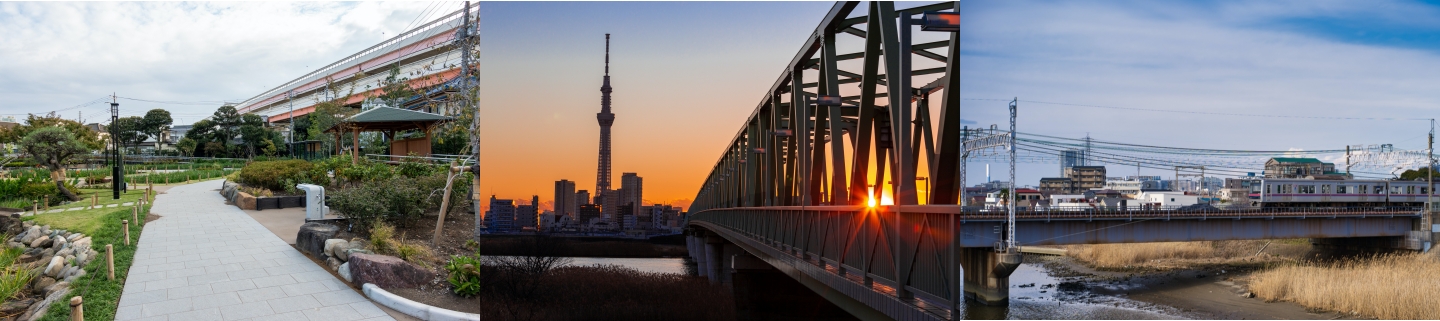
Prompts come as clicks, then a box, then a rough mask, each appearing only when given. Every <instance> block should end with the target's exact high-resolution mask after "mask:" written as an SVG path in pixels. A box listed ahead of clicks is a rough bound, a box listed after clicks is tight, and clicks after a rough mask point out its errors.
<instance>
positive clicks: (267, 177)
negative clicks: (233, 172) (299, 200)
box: [236, 159, 311, 191]
mask: <svg viewBox="0 0 1440 321" xmlns="http://www.w3.org/2000/svg"><path fill="white" fill-rule="evenodd" d="M310 167H311V165H310V163H309V162H306V161H304V160H299V159H292V160H279V161H264V162H252V163H250V164H249V165H245V168H242V169H240V176H239V177H237V178H238V179H237V180H236V182H239V183H240V184H245V185H247V186H251V187H260V188H264V189H268V190H271V191H287V190H292V189H294V187H293V186H291V185H293V183H303V182H308V181H309V179H308V178H307V177H306V176H307V174H308V173H309V172H310Z"/></svg>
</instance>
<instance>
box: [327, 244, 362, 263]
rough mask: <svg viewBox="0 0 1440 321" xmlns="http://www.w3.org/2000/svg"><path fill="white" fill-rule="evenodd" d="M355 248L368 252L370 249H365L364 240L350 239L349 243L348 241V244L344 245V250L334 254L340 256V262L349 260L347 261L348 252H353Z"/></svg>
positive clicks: (348, 257) (348, 258)
mask: <svg viewBox="0 0 1440 321" xmlns="http://www.w3.org/2000/svg"><path fill="white" fill-rule="evenodd" d="M356 250H360V251H363V253H370V251H365V241H362V240H353V241H350V243H348V244H346V245H345V250H344V251H340V252H339V253H335V254H338V256H339V257H340V261H341V262H349V261H350V253H354V252H355V251H356Z"/></svg>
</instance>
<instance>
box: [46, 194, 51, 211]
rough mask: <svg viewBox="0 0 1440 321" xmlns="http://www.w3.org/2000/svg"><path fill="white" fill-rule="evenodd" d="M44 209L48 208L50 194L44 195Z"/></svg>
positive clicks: (47, 209)
mask: <svg viewBox="0 0 1440 321" xmlns="http://www.w3.org/2000/svg"><path fill="white" fill-rule="evenodd" d="M45 210H46V211H49V210H50V195H45Z"/></svg>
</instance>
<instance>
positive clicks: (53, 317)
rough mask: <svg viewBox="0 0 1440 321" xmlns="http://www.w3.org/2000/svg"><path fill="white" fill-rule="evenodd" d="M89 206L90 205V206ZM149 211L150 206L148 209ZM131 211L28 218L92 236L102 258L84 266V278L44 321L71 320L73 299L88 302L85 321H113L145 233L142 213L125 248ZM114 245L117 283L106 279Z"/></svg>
mask: <svg viewBox="0 0 1440 321" xmlns="http://www.w3.org/2000/svg"><path fill="white" fill-rule="evenodd" d="M87 205H88V203H87ZM146 207H147V208H148V207H149V206H146ZM130 215H131V210H130V208H129V207H122V208H104V209H92V210H82V211H71V212H64V213H55V214H40V215H38V216H27V217H25V218H24V219H26V220H32V221H34V222H36V223H37V224H49V225H50V227H51V228H62V229H69V230H72V231H78V232H81V233H85V234H86V235H89V236H90V238H91V240H92V241H93V243H92V244H93V248H94V249H95V251H96V252H99V253H100V257H99V258H96V259H94V260H91V261H90V263H89V264H86V265H85V276H83V277H80V278H79V279H77V280H75V283H73V284H71V285H70V294H69V295H68V296H67V297H66V298H65V299H63V300H59V301H57V302H55V303H54V304H51V305H50V309H49V310H48V311H47V312H46V314H45V317H44V318H42V319H41V320H50V321H64V320H70V304H69V302H70V298H71V297H75V296H82V297H83V301H84V302H85V303H84V305H85V320H92V321H93V320H114V319H115V310H116V308H117V307H118V305H119V304H120V292H121V290H123V289H124V288H125V276H126V275H128V274H129V273H128V272H129V270H130V264H131V262H133V261H134V258H135V248H136V246H138V244H139V240H140V232H141V231H143V229H144V225H145V223H144V221H145V215H146V214H145V212H144V211H142V212H141V213H140V222H131V224H130V245H128V246H127V245H125V241H124V237H125V234H124V230H123V229H122V227H121V226H122V225H121V223H120V220H129V219H130ZM107 244H111V245H114V249H115V280H108V279H107V276H106V275H107V271H106V265H105V245H107Z"/></svg>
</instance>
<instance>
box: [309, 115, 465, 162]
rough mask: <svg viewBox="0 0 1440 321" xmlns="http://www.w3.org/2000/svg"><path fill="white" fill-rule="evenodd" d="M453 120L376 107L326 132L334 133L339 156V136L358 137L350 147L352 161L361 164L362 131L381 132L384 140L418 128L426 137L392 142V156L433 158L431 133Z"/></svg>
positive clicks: (446, 117)
mask: <svg viewBox="0 0 1440 321" xmlns="http://www.w3.org/2000/svg"><path fill="white" fill-rule="evenodd" d="M454 119H455V118H454V117H450V116H445V115H440V114H432V113H427V112H422V111H414V110H408V109H400V108H393V107H375V108H372V109H370V110H366V111H362V112H360V113H359V114H355V116H350V118H347V119H345V120H344V121H342V122H340V123H339V124H336V125H335V126H334V127H330V129H327V130H325V131H327V132H333V133H335V142H336V143H337V144H335V153H336V154H341V153H344V151H343V150H341V148H342V147H341V146H340V144H338V143H339V142H340V134H341V133H344V132H346V131H349V132H351V133H354V134H355V135H354V136H353V138H352V141H351V148H352V150H353V152H354V154H353V155H354V157H353V158H352V162H354V161H358V159H359V158H360V133H362V132H382V133H385V137H387V138H392V139H393V138H394V137H395V133H396V132H400V131H405V130H411V129H418V130H420V132H422V133H424V134H425V135H424V136H421V137H418V138H411V139H402V140H392V141H390V155H409V154H410V153H415V154H416V155H419V156H430V130H431V129H434V128H435V126H436V125H439V124H441V123H444V122H447V121H450V120H454Z"/></svg>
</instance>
